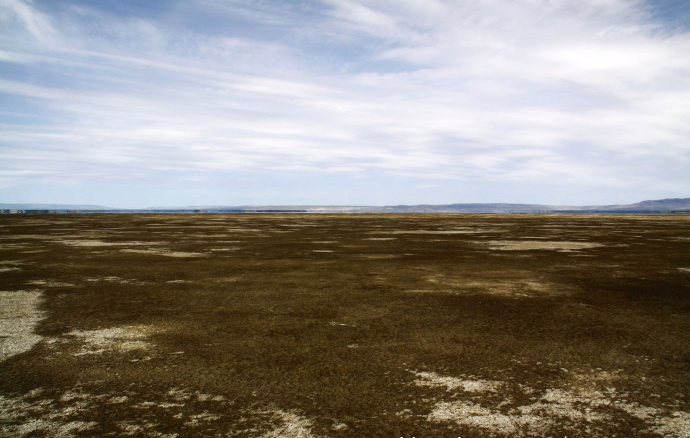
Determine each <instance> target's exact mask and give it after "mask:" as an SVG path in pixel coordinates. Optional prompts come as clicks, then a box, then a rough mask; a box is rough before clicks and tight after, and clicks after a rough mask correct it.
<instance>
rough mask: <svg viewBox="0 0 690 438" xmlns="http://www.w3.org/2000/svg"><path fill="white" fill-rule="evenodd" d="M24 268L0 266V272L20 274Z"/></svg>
mask: <svg viewBox="0 0 690 438" xmlns="http://www.w3.org/2000/svg"><path fill="white" fill-rule="evenodd" d="M21 270H22V268H19V267H17V266H0V272H19V271H21Z"/></svg>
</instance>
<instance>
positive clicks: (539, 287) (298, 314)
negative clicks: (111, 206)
mask: <svg viewBox="0 0 690 438" xmlns="http://www.w3.org/2000/svg"><path fill="white" fill-rule="evenodd" d="M0 309H1V310H0V336H1V337H0V343H1V345H0V347H1V349H0V436H2V437H15V436H20V437H21V436H31V437H38V436H46V437H69V436H114V437H120V436H137V437H175V436H177V437H204V436H209V437H216V436H218V437H274V438H278V437H299V438H309V437H352V438H365V437H393V438H398V437H403V436H404V437H406V438H409V437H412V436H415V437H417V438H428V437H434V438H439V437H448V438H451V437H460V436H462V437H463V438H470V437H474V438H476V437H563V436H568V438H575V437H607V438H610V437H626V438H629V437H690V216H681V215H679V216H654V215H650V216H599V215H581V216H578V215H574V216H567V215H553V216H550V215H541V216H540V215H379V216H376V215H330V216H329V215H109V214H108V215H106V214H104V215H45V216H39V215H27V216H22V215H4V216H0Z"/></svg>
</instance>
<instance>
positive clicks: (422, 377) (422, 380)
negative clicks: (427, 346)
mask: <svg viewBox="0 0 690 438" xmlns="http://www.w3.org/2000/svg"><path fill="white" fill-rule="evenodd" d="M414 374H415V376H417V379H416V380H415V382H414V383H415V384H416V385H417V386H430V387H444V388H446V390H447V391H457V390H461V391H465V392H478V393H482V392H496V391H497V390H498V389H499V388H500V387H501V385H502V382H498V381H495V380H482V379H472V378H469V379H461V378H458V377H451V376H442V375H440V374H436V373H433V372H426V371H414Z"/></svg>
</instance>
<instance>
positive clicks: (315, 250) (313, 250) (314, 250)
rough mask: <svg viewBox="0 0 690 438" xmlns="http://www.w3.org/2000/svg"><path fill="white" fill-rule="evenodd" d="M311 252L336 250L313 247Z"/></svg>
mask: <svg viewBox="0 0 690 438" xmlns="http://www.w3.org/2000/svg"><path fill="white" fill-rule="evenodd" d="M311 252H334V251H333V250H332V249H312V250H311Z"/></svg>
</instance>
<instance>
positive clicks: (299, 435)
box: [260, 409, 315, 438]
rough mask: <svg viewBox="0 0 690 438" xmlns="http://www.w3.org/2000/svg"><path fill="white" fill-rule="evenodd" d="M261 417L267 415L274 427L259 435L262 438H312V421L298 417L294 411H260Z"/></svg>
mask: <svg viewBox="0 0 690 438" xmlns="http://www.w3.org/2000/svg"><path fill="white" fill-rule="evenodd" d="M260 414H262V415H269V416H270V417H271V422H272V423H274V424H275V427H274V428H273V429H272V430H270V431H269V432H266V433H265V434H263V435H261V437H262V438H314V437H315V435H314V433H313V432H312V428H313V424H312V421H311V420H309V419H308V418H306V417H303V416H301V415H299V413H297V412H296V411H284V410H281V409H274V410H270V411H261V412H260Z"/></svg>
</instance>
